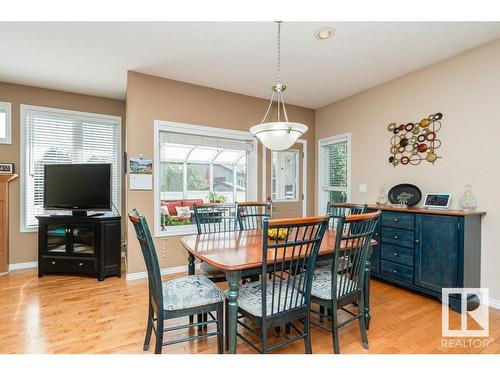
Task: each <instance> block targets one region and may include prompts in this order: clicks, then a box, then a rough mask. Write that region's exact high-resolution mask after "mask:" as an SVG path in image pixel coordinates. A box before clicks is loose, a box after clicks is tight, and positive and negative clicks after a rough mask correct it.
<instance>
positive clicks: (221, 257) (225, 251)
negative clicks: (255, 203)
mask: <svg viewBox="0 0 500 375" xmlns="http://www.w3.org/2000/svg"><path fill="white" fill-rule="evenodd" d="M181 243H182V245H183V246H184V248H185V249H186V250H187V251H188V252H189V253H190V254H191V255H193V256H194V257H196V258H198V259H201V260H202V261H204V262H206V263H207V264H209V265H211V266H213V267H215V268H217V269H220V270H223V271H237V270H245V269H251V268H258V267H261V266H262V230H261V229H255V230H243V231H235V232H223V233H210V234H194V235H190V236H184V237H182V238H181ZM376 244H377V242H376V241H375V240H372V245H376ZM334 248H335V232H334V231H332V230H327V231H326V232H325V236H324V237H323V241H322V243H321V247H320V250H319V254H318V255H327V254H332V253H333V250H334ZM270 262H272V260H270Z"/></svg>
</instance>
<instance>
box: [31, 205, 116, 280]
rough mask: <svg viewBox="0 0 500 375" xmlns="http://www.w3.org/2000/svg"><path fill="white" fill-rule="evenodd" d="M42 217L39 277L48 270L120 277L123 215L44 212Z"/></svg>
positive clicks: (39, 233)
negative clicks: (47, 213)
mask: <svg viewBox="0 0 500 375" xmlns="http://www.w3.org/2000/svg"><path fill="white" fill-rule="evenodd" d="M36 218H37V219H38V277H42V276H43V275H44V274H47V273H80V274H87V275H92V276H96V277H97V279H98V280H99V281H102V280H104V278H106V277H108V276H118V277H120V272H121V218H120V216H115V215H113V214H102V213H98V216H94V215H89V216H81V215H77V216H73V215H71V214H70V215H54V216H51V215H42V216H37V217H36Z"/></svg>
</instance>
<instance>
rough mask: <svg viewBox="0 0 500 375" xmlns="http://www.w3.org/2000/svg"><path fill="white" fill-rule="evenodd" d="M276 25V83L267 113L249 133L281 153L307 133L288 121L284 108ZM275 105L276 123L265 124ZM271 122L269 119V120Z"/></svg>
mask: <svg viewBox="0 0 500 375" xmlns="http://www.w3.org/2000/svg"><path fill="white" fill-rule="evenodd" d="M276 23H277V24H278V64H277V76H276V77H277V79H276V83H275V84H274V85H272V86H271V90H272V91H273V94H272V96H271V101H270V103H269V107H267V112H266V114H265V115H264V118H263V119H262V122H261V123H260V124H259V125H255V126H252V127H251V128H250V132H251V133H252V134H253V135H255V136H256V137H257V138H258V139H259V140H260V141H261V142H262V144H263V145H264V146H265V147H267V148H268V149H270V150H273V151H283V150H286V149H288V148H290V147H291V146H293V144H294V143H295V142H296V141H297V139H298V138H299V137H300V136H301V135H303V134H304V133H305V132H306V131H307V129H308V128H307V126H306V125H304V124H300V123H298V122H290V121H288V115H287V113H286V108H285V100H284V99H283V91H285V89H286V86H285V85H284V84H283V83H281V79H280V63H281V61H280V59H281V21H278V22H276ZM275 101H276V104H277V106H276V107H277V121H269V122H266V120H267V118H268V116H269V113H270V112H272V111H271V108H272V106H273V103H274V102H275ZM270 120H271V119H270Z"/></svg>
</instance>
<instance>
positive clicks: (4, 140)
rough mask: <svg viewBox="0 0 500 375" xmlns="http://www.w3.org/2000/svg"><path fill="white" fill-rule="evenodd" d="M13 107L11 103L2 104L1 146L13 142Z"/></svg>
mask: <svg viewBox="0 0 500 375" xmlns="http://www.w3.org/2000/svg"><path fill="white" fill-rule="evenodd" d="M10 116H11V106H10V103H6V102H0V144H10V143H12V140H11V130H12V129H11V128H12V124H11V117H10Z"/></svg>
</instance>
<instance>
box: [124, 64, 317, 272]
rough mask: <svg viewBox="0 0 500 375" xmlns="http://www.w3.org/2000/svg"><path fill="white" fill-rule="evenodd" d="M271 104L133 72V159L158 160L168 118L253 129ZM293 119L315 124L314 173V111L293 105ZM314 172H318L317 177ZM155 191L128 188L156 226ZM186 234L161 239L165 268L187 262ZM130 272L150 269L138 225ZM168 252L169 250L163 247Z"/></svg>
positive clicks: (131, 240)
mask: <svg viewBox="0 0 500 375" xmlns="http://www.w3.org/2000/svg"><path fill="white" fill-rule="evenodd" d="M268 104H269V102H268V101H267V100H264V99H257V98H253V97H250V96H245V95H239V94H234V93H230V92H226V91H221V90H215V89H211V88H207V87H202V86H196V85H191V84H187V83H183V82H178V81H172V80H168V79H162V78H158V77H153V76H148V75H144V74H140V73H136V72H129V74H128V82H127V121H126V122H127V140H126V143H127V152H128V155H129V157H131V156H137V155H139V154H142V155H143V156H144V157H145V158H153V122H154V120H167V121H174V122H181V123H187V124H195V125H206V126H214V127H219V128H225V129H236V130H248V129H249V128H250V126H251V125H253V124H256V123H258V122H260V121H261V120H262V116H264V113H265V111H266V108H267V105H268ZM287 111H288V116H289V118H290V119H293V121H298V122H302V123H305V124H307V125H308V126H309V127H310V130H309V132H307V135H306V137H305V139H307V140H308V154H309V158H308V164H309V168H308V170H309V171H310V172H311V173H313V172H312V171H314V111H313V110H311V109H305V108H300V107H294V106H287ZM261 151H262V148H259V182H258V188H259V197H261V195H260V189H261V186H262V184H261V180H260V179H261V173H260V166H261V155H260V154H261ZM311 176H312V175H311ZM314 189H315V186H314V178H310V179H309V183H308V191H309V192H314ZM308 198H309V202H308V207H309V212H310V213H312V212H313V210H314V194H308ZM153 204H154V196H153V191H131V190H128V188H127V206H128V209H129V210H130V209H132V208H137V209H138V210H139V211H140V212H141V213H142V214H144V215H145V216H146V218H147V220H148V222H149V223H150V227H151V228H153V223H154V220H153ZM179 239H180V237H164V238H157V239H155V244H156V248H157V250H158V253H159V261H160V266H161V267H162V268H166V267H175V266H180V265H186V264H187V255H186V251H185V250H184V249H183V248H182V246H181V245H180V242H179ZM127 247H128V250H127V252H128V253H127V272H129V273H133V272H141V271H144V270H145V266H144V262H143V260H142V255H141V253H140V250H139V246H138V243H137V240H136V238H135V234H134V229H133V227H132V226H131V225H130V224H129V225H128V246H127ZM163 250H165V251H163Z"/></svg>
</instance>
